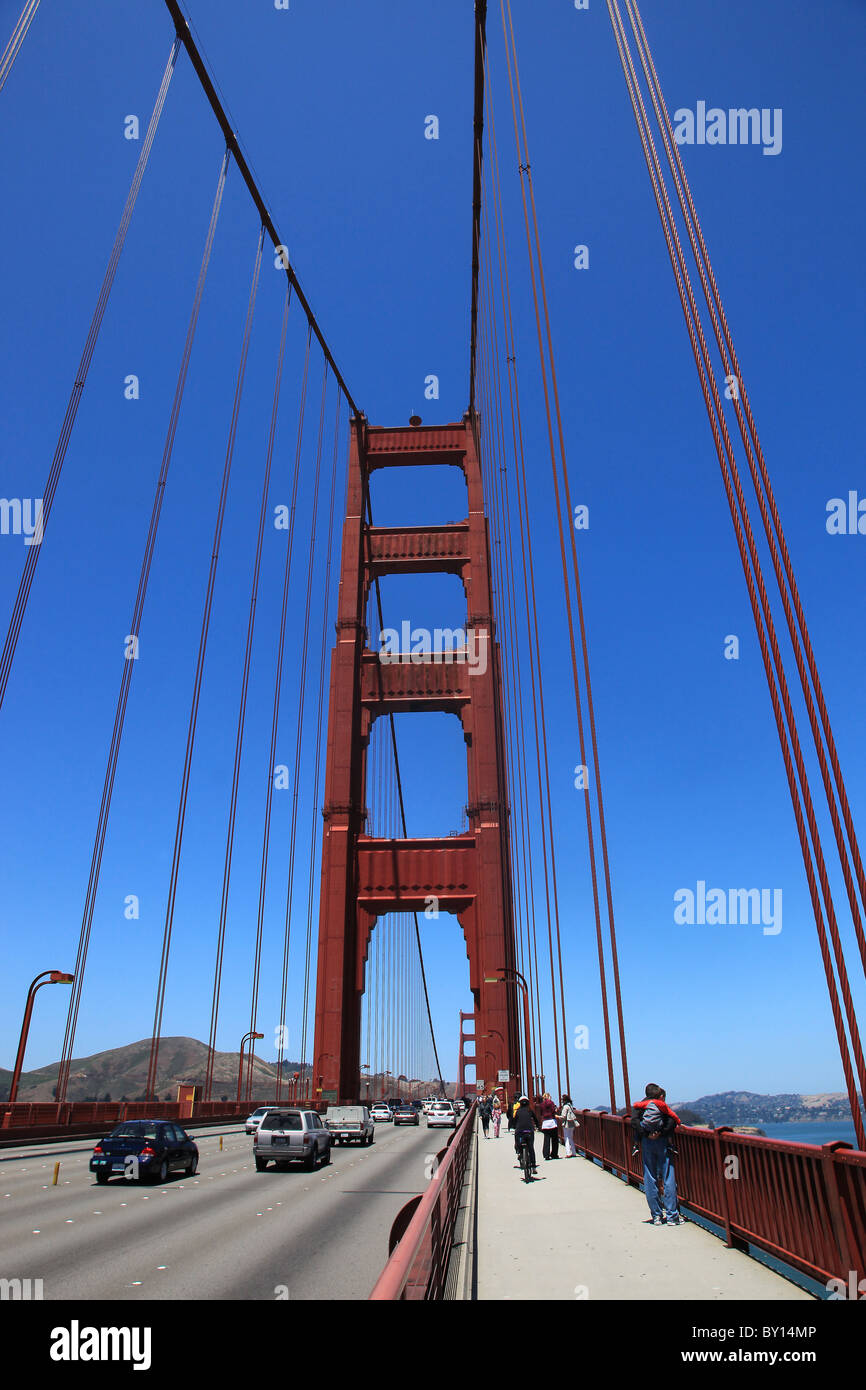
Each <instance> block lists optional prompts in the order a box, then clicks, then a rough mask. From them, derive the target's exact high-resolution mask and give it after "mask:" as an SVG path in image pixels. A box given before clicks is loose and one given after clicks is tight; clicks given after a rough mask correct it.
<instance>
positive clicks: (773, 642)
mask: <svg viewBox="0 0 866 1390" xmlns="http://www.w3.org/2000/svg"><path fill="white" fill-rule="evenodd" d="M608 12H609V14H610V18H611V23H612V25H613V29H614V36H615V38H616V42H617V49H618V51H619V56H620V62H621V64H622V68H623V73H624V75H625V78H626V86H627V88H628V92H629V97H630V100H631V104H632V109H633V112H634V115H635V121H636V123H637V127H638V133H639V136H640V140H641V145H642V148H643V152H644V158H645V160H646V164H647V169H648V171H649V174H650V181H651V183H652V187H653V193H654V196H655V200H656V206H657V209H658V212H659V218H660V221H661V224H662V230H663V233H664V236H665V241H666V244H667V249H668V254H669V257H670V261H671V266H672V269H673V271H674V277H675V280H676V284H677V290H678V293H679V297H680V303H681V305H682V309H683V315H684V318H685V321H686V327H687V330H688V333H689V338H690V341H691V345H692V352H693V355H694V358H695V365H696V367H697V370H698V377H699V381H700V384H701V389H702V392H703V396H704V402H705V405H706V409H707V416H708V419H709V422H710V427H711V430H712V433H713V439H714V443H715V446H716V453H717V456H718V459H719V466H720V468H721V471H722V478H723V483H724V487H725V492H726V496H727V499H728V506H729V510H730V513H731V520H732V522H733V525H734V532H735V536H736V540H737V546H738V549H739V552H740V559H741V563H742V567H743V573H744V576H745V579H746V585H747V588H748V591H749V599H750V602H751V606H752V614H753V618H754V621H755V629H756V632H757V634H758V639H759V642H760V646H761V655H762V659H763V662H764V670H765V673H766V677H767V685H768V688H769V691H770V698H771V701H772V705H773V712H774V715H775V719H776V727H777V731H778V735H779V742H780V746H781V749H782V756H783V759H784V762H785V771H786V775H787V778H788V785H789V789H790V793H791V800H792V804H793V808H794V815H795V820H796V823H797V831H798V836H799V839H800V847H801V852H802V856H803V863H804V867H805V869H806V876H807V879H808V883H809V892H810V897H811V900H812V908H813V913H814V916H815V925H816V929H817V931H818V938H819V945H820V949H821V956H822V960H823V964H824V971H825V977H826V980H827V988H828V992H829V994H830V1003H831V1009H832V1012H833V1019H834V1023H835V1026H836V1033H837V1039H838V1042H839V1050H840V1056H841V1060H842V1067H843V1071H844V1073H845V1080H846V1086H847V1089H848V1096H849V1101H850V1104H851V1112H852V1119H853V1121H854V1127H855V1131H856V1133H857V1139H858V1143H860V1144H861V1145H862V1144H864V1143H866V1135H864V1130H863V1120H862V1115H861V1113H860V1106H859V1102H858V1099H857V1092H856V1085H855V1082H854V1075H853V1070H852V1066H851V1055H850V1053H849V1048H848V1040H847V1038H846V1036H845V1029H844V1023H843V1020H842V1012H841V1008H840V1005H839V997H838V992H837V988H836V982H835V979H834V976H833V969H832V963H831V960H830V953H829V947H828V944H827V933H826V928H825V924H824V917H823V913H822V910H821V902H820V899H819V895H818V885H817V883H816V880H815V867H814V866H813V862H812V855H811V854H810V851H809V843H808V840H807V836H806V825H805V823H804V816H803V807H804V806H805V813H806V820H807V821H808V827H809V837H810V838H811V843H812V850H813V852H814V856H815V864H816V865H817V870H818V877H819V879H820V882H821V896H822V897H823V900H824V905H825V908H826V911H827V919H828V925H829V930H830V936H831V939H832V942H833V949H834V953H835V957H836V965H837V969H838V971H839V978H840V984H841V992H842V996H843V1001H844V1005H845V1012H846V1016H847V1019H848V1026H849V1030H850V1034H851V1051H852V1052H853V1055H854V1062H855V1064H856V1067H857V1071H858V1076H859V1081H860V1088H861V1093H866V1076H864V1064H863V1054H862V1047H861V1044H860V1037H859V1031H858V1028H857V1021H856V1016H855V1015H854V1010H853V1003H852V1000H851V994H850V986H849V983H848V977H847V971H846V968H845V961H844V954H843V951H842V946H841V942H840V940H839V934H838V927H837V923H836V917H835V910H834V907H833V901H832V896H831V893H830V888H829V881H828V879H827V874H826V866H825V863H824V856H823V850H822V847H821V841H820V835H819V833H818V828H817V823H816V821H815V816H814V808H813V805H812V798H811V793H810V790H809V783H808V777H807V775H806V771H805V767H804V765H803V759H802V752H801V748H800V741H799V736H798V733H797V728H796V723H795V720H794V716H793V710H792V708H791V703H790V697H789V694H788V688H787V681H786V678H785V672H784V668H783V666H782V662H781V654H780V652H779V647H778V641H777V638H776V631H775V624H774V622H773V616H772V612H771V611H770V608H769V601H768V598H767V594H766V589H765V586H764V580H763V574H762V570H761V564H760V557H759V556H758V553H757V549H756V546H755V541H754V536H753V534H752V529H751V525H750V522H749V517H748V512H747V510H746V506H745V499H744V497H743V494H742V488H741V485H740V481H739V474H738V470H737V465H736V459H735V457H734V454H733V449H732V445H731V441H730V435H729V433H728V429H727V425H726V423H725V419H724V414H723V412H722V407H721V400H720V397H719V391H718V387H717V385H716V381H715V378H714V376H713V374H712V371H711V368H710V360H709V354H708V351H707V346H706V339H705V336H704V332H703V327H702V324H701V321H700V316H699V314H698V311H697V303H696V300H695V296H694V292H693V290H692V286H691V280H690V278H689V275H688V270H687V268H686V264H685V258H684V255H683V251H682V247H681V244H680V240H679V235H678V233H677V229H676V225H675V222H674V219H673V213H672V210H671V206H670V202H669V199H668V196H667V189H666V186H665V184H664V180H663V178H662V176H661V166H660V164H659V160H658V156H657V153H656V149H655V143H654V140H653V137H652V133H651V131H650V128H649V121H648V118H647V115H646V110H645V107H644V103H643V98H642V95H641V92H640V88H639V86H638V82H637V75H636V72H635V69H634V65H633V62H632V59H631V53H630V51H629V48H628V43H627V40H626V36H625V27H624V25H623V22H622V17H621V15H620V12H619V7H618V5H617V3H616V0H608ZM735 493H736V496H735ZM738 502H739V506H740V512H738V510H737V503H738ZM740 513H742V521H741V520H740ZM747 549H748V553H747ZM750 558H751V568H750V566H749V560H750ZM753 570H754V576H753V572H752V571H753ZM759 597H760V609H759V601H758V600H759ZM761 613H763V622H762V618H761ZM765 625H766V630H765ZM770 648H772V659H771V655H770ZM774 669H775V677H774ZM777 682H778V686H777ZM783 707H784V714H785V719H784V720H783V716H782V710H783ZM785 722H787V726H788V729H787V732H786V729H785ZM792 750H793V762H792ZM794 763H796V774H797V775H796V778H795V773H794ZM797 780H799V786H800V789H799V791H798V787H797ZM801 795H802V803H801Z"/></svg>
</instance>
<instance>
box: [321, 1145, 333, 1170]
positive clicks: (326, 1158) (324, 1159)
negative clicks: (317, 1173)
mask: <svg viewBox="0 0 866 1390" xmlns="http://www.w3.org/2000/svg"><path fill="white" fill-rule="evenodd" d="M330 1161H331V1146H330V1144H329V1145H328V1147H327V1148H326V1149H325V1152H324V1155H323V1157H322V1167H323V1168H324V1167H325V1166H326V1165H327V1164H328V1163H330Z"/></svg>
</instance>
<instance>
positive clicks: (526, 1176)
mask: <svg viewBox="0 0 866 1390" xmlns="http://www.w3.org/2000/svg"><path fill="white" fill-rule="evenodd" d="M531 1137H532V1136H531V1135H530V1134H529V1133H528V1132H526V1131H523V1132H518V1135H517V1140H516V1142H517V1159H518V1162H519V1164H520V1167H521V1168H522V1170H523V1181H524V1182H531V1181H532V1174H533V1173H534V1171H535V1165H534V1163H533V1161H532V1156H533V1155H532V1143H531Z"/></svg>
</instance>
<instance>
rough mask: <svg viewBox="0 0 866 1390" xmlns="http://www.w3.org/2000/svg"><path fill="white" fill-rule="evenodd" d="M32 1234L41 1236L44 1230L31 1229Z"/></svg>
mask: <svg viewBox="0 0 866 1390" xmlns="http://www.w3.org/2000/svg"><path fill="white" fill-rule="evenodd" d="M30 1234H31V1235H33V1236H41V1235H42V1232H41V1231H31V1232H30Z"/></svg>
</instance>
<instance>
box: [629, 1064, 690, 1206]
mask: <svg viewBox="0 0 866 1390" xmlns="http://www.w3.org/2000/svg"><path fill="white" fill-rule="evenodd" d="M679 1122H680V1120H679V1116H678V1115H677V1114H676V1113H675V1112H674V1111H673V1110H671V1108H670V1106H669V1105H668V1103H667V1101H666V1100H665V1093H664V1091H663V1090H662V1088H661V1086H657V1085H656V1084H655V1082H653V1081H651V1082H650V1083H649V1085H648V1086H647V1087H646V1090H645V1093H644V1099H643V1100H638V1101H635V1103H634V1105H633V1106H632V1116H631V1126H632V1133H633V1135H634V1140H635V1144H636V1145H637V1144H639V1145H640V1148H641V1153H642V1156H643V1178H644V1192H645V1193H646V1199H647V1205H648V1207H649V1209H650V1219H651V1221H652V1224H653V1225H654V1226H684V1225H685V1218H684V1217H683V1216H681V1215H680V1211H679V1207H678V1205H677V1180H676V1175H675V1173H674V1164H673V1158H672V1156H671V1153H670V1149H669V1136H671V1135H673V1133H674V1131H675V1130H676V1128H677V1125H678V1124H679Z"/></svg>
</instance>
